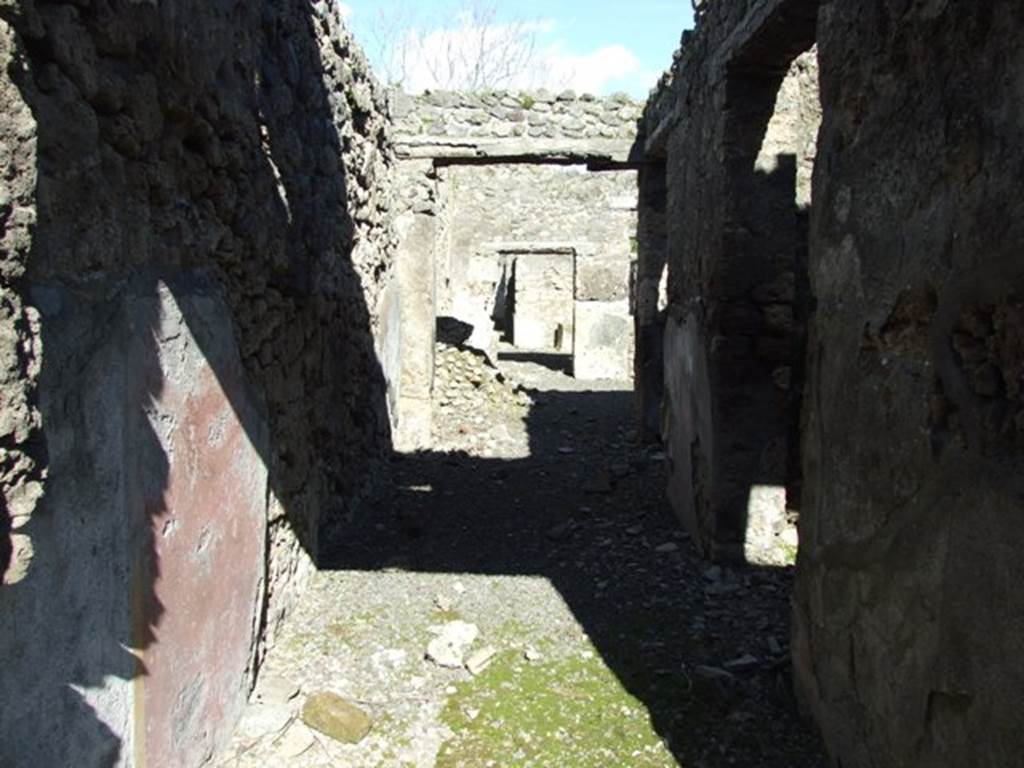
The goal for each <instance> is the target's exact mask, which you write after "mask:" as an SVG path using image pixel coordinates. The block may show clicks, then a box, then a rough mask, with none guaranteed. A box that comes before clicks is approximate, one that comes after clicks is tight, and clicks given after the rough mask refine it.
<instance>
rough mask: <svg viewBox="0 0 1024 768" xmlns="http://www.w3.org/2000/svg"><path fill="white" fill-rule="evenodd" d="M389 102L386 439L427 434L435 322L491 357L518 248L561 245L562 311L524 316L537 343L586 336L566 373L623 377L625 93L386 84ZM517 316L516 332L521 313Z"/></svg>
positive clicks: (631, 248) (628, 153)
mask: <svg viewBox="0 0 1024 768" xmlns="http://www.w3.org/2000/svg"><path fill="white" fill-rule="evenodd" d="M391 109H392V114H393V115H394V117H395V120H396V129H395V149H396V154H397V156H398V158H399V170H398V172H399V176H400V179H401V181H400V184H399V186H400V188H401V190H402V199H401V202H400V213H399V216H398V221H399V222H400V225H399V230H400V245H399V249H398V270H397V271H398V274H399V276H400V279H399V283H400V286H401V287H400V292H401V294H402V296H403V305H402V306H403V317H404V322H403V334H404V336H403V342H402V349H403V354H402V360H403V373H402V376H401V393H400V396H399V398H398V406H397V413H398V424H397V427H396V442H397V444H398V445H399V446H400V447H401V448H403V449H415V448H424V447H426V446H427V445H428V443H429V440H430V427H429V423H430V422H429V402H430V396H431V392H432V389H433V366H434V340H435V328H434V319H435V318H436V317H439V316H440V317H454V318H456V319H458V320H460V321H461V322H463V323H466V324H468V325H469V326H470V327H471V329H472V331H471V336H470V338H469V340H468V343H469V344H470V345H471V346H474V347H476V348H478V349H481V350H484V351H486V352H488V353H489V354H491V355H494V354H495V353H496V346H497V341H498V334H497V333H496V332H495V326H496V325H497V326H498V328H499V330H501V329H504V330H507V331H508V332H509V333H510V334H511V327H512V324H513V323H512V317H511V307H512V306H513V304H514V287H515V280H514V274H515V265H516V262H517V259H519V258H520V257H523V259H524V261H523V266H524V267H526V260H529V259H532V258H533V255H538V256H543V255H544V254H548V255H550V256H551V257H552V258H553V259H556V260H557V259H562V258H563V257H564V255H565V254H569V256H570V259H571V262H572V265H573V266H572V272H573V274H572V276H571V280H570V284H571V289H570V294H571V295H570V297H569V302H570V305H571V307H572V308H571V309H570V310H568V311H563V312H562V314H563V315H567V317H560V318H553V317H544V318H540V319H539V321H538V322H536V323H532V325H533V327H534V328H535V330H536V331H537V334H540V335H541V336H543V337H545V338H547V337H551V338H552V339H557V340H558V343H557V344H556V343H555V342H554V341H552V342H551V344H550V345H545V347H550V350H551V351H555V352H562V353H568V352H573V353H575V352H577V351H578V350H577V346H578V345H576V343H575V342H576V340H577V339H585V340H586V341H585V342H584V343H583V344H582V345H581V346H580V347H579V348H580V349H582V350H583V354H578V355H577V363H578V365H577V373H578V374H580V375H582V376H584V377H586V378H609V377H610V378H621V379H625V378H628V377H629V375H630V373H631V359H632V335H633V334H632V328H631V325H632V324H631V322H630V317H629V316H630V312H631V311H632V307H631V301H630V279H631V272H630V265H631V261H632V260H633V258H634V257H635V250H636V239H635V237H636V217H637V213H636V208H637V180H636V175H637V174H636V169H635V165H634V164H633V163H631V157H632V154H633V149H634V145H635V142H636V134H637V119H638V117H639V116H640V113H641V107H640V105H639V104H637V103H635V102H633V101H631V100H630V99H629V98H628V97H626V96H624V95H617V96H613V97H611V98H607V99H599V98H597V97H594V96H591V95H588V94H584V95H582V96H577V95H576V94H574V93H572V92H565V93H562V94H558V95H555V94H551V93H547V92H545V91H539V92H529V93H511V92H508V91H489V92H482V93H452V92H435V93H427V94H424V95H421V96H409V95H408V94H404V93H402V92H399V91H392V93H391ZM588 169H589V170H588ZM594 170H600V171H601V172H600V173H592V172H590V171H594ZM549 267H551V268H553V267H552V265H551V264H548V265H546V266H543V265H542V268H541V269H540V272H538V274H542V273H544V272H550V271H551V270H550V269H549ZM559 270H561V268H559V269H556V270H555V271H556V272H557V271H559ZM561 271H564V270H561ZM551 274H554V272H551ZM556 282H557V281H556ZM547 283H548V284H546V285H541V286H539V288H540V293H537V294H536V295H535V296H536V298H537V301H535V302H534V305H535V306H537V307H542V306H546V305H547V304H548V302H547V298H546V297H548V296H549V295H550V296H551V297H555V298H557V297H558V296H559V295H560V292H561V288H560V287H559V286H555V285H554V284H552V283H551V282H550V281H547ZM528 301H529V300H528ZM556 303H560V302H556ZM506 313H508V314H509V316H508V317H506ZM579 317H582V318H583V320H584V322H583V323H582V324H580V323H577V322H576V318H579ZM521 319H523V318H521ZM523 320H524V322H523V323H521V326H520V327H521V329H522V328H524V327H525V325H526V324H528V323H530V322H532V321H527V320H525V319H523ZM513 335H514V334H513ZM521 335H522V334H521ZM526 335H529V334H526ZM534 336H535V337H536V338H540V336H537V335H536V334H534ZM523 338H525V336H523ZM530 346H536V344H530ZM556 347H557V349H556Z"/></svg>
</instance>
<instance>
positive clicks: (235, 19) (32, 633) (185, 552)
mask: <svg viewBox="0 0 1024 768" xmlns="http://www.w3.org/2000/svg"><path fill="white" fill-rule="evenodd" d="M0 59H2V61H3V68H4V71H3V76H2V77H0V99H2V109H0V156H2V159H3V168H4V175H3V182H2V184H0V221H2V224H3V234H2V237H3V239H2V243H3V251H2V254H0V287H2V294H0V491H2V494H0V503H2V507H0V544H2V547H0V565H2V566H3V570H4V586H3V587H2V589H0V616H2V623H3V625H4V627H5V631H4V633H3V635H2V638H0V658H2V659H3V660H4V661H3V674H2V675H0V700H2V701H3V702H4V704H3V709H2V714H0V762H2V763H3V764H4V765H11V766H23V765H72V764H73V765H82V766H93V765H96V766H100V765H102V766H110V765H142V764H151V765H171V764H173V765H185V766H188V765H198V764H200V763H201V762H202V761H203V760H205V759H206V758H208V757H209V756H210V755H211V754H212V753H213V752H214V751H215V750H216V748H217V747H218V746H219V744H220V743H222V742H223V741H224V739H225V738H226V736H227V735H228V733H229V732H230V729H231V728H232V726H233V724H234V718H235V716H236V715H237V713H238V711H239V708H240V706H241V705H242V704H243V702H244V701H245V698H246V695H247V691H248V683H249V681H250V679H251V675H252V673H253V671H254V668H255V665H256V663H257V659H258V647H257V646H258V642H259V640H260V637H261V636H262V637H268V636H270V635H272V633H273V628H274V626H275V625H276V623H277V622H278V621H279V620H280V617H281V615H282V613H283V612H284V611H285V610H286V608H287V605H288V602H289V600H290V596H291V594H292V593H293V592H294V590H295V589H296V588H297V587H298V586H300V585H301V582H302V574H303V572H304V570H305V569H306V568H307V566H306V565H304V563H307V562H308V559H309V556H310V555H312V556H315V555H316V551H317V546H318V537H319V533H320V531H321V530H322V529H323V528H324V527H325V526H331V525H334V524H337V523H339V522H341V520H342V518H343V516H344V514H345V513H351V512H353V511H354V508H355V506H356V505H357V504H358V502H359V499H360V498H361V496H362V494H363V492H364V490H365V486H366V484H367V483H368V482H370V481H371V480H372V477H373V474H374V466H375V460H376V458H377V457H379V456H380V455H381V454H382V452H383V451H385V450H386V449H387V448H388V439H389V432H390V426H389V420H388V415H387V404H386V395H387V380H386V378H387V375H388V374H391V375H393V374H394V373H395V368H396V367H397V363H395V360H396V353H395V346H396V345H397V343H398V338H399V328H398V327H397V326H398V323H399V318H398V313H397V304H396V302H397V293H396V292H395V290H394V287H393V285H392V281H391V269H390V260H391V250H392V245H393V243H392V236H391V234H390V227H389V215H390V214H389V209H390V205H391V203H390V191H389V189H390V187H389V179H390V173H391V168H392V159H391V154H390V145H389V132H388V125H387V121H386V118H385V114H384V112H385V105H384V94H383V92H382V91H381V90H379V89H378V87H377V86H376V85H375V84H374V82H373V81H372V79H371V77H370V76H369V74H368V73H367V68H366V64H365V61H364V60H363V58H362V55H361V54H360V53H358V52H357V51H356V50H355V49H354V48H353V44H352V41H351V39H350V37H349V36H348V33H347V32H346V31H345V30H344V29H343V28H342V26H341V23H340V20H339V18H338V17H337V15H336V12H335V11H334V10H332V9H331V7H330V6H329V5H328V4H327V3H312V4H309V3H305V2H301V3H300V2H290V1H285V0H282V1H281V2H271V1H270V0H266V1H264V2H256V3H237V4H236V3H226V4H225V3H216V4H210V3H205V2H189V1H188V0H183V1H182V2H177V3H159V4H157V3H139V2H133V1H130V0H97V1H96V2H91V3H62V2H58V3H45V4H44V3H38V4H36V3H34V2H31V0H24V1H23V2H17V3H4V4H3V5H2V6H0ZM381 360H383V361H385V362H384V365H386V366H388V370H387V371H385V370H383V369H382V365H381V362H380V361H381ZM11 529H13V534H12V535H10V536H9V535H8V531H9V530H11ZM200 595H201V596H202V598H203V599H202V600H197V596H200Z"/></svg>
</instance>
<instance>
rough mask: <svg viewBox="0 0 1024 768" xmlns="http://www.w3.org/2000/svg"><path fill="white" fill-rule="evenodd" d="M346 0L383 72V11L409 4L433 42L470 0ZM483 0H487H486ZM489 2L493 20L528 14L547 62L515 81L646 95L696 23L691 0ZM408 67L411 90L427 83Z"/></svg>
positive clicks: (408, 12)
mask: <svg viewBox="0 0 1024 768" xmlns="http://www.w3.org/2000/svg"><path fill="white" fill-rule="evenodd" d="M341 1H342V5H343V6H345V7H346V8H347V12H348V19H349V25H350V26H351V27H352V28H353V29H354V30H355V33H356V36H357V39H358V40H359V42H360V43H362V44H363V47H364V48H365V49H366V51H367V53H368V54H369V56H370V59H371V61H372V62H373V63H374V66H375V68H376V69H377V70H378V73H381V72H383V71H385V70H386V69H387V67H386V65H385V64H384V62H383V61H381V58H382V56H383V54H382V53H381V52H380V49H379V47H377V46H375V45H374V42H373V40H374V38H373V31H374V30H375V29H379V28H380V19H381V14H384V15H385V16H387V15H388V14H390V18H397V16H396V15H395V14H396V12H395V8H396V7H400V8H404V15H403V18H415V19H417V20H418V21H417V22H416V23H417V27H418V28H419V29H420V30H421V31H420V36H421V37H420V38H419V39H420V40H422V41H423V42H422V43H419V44H420V45H423V46H429V45H431V42H430V41H431V40H432V39H433V38H432V37H431V34H432V33H433V32H434V30H435V29H439V28H441V27H443V26H444V25H445V24H446V23H447V24H449V25H453V24H454V17H455V11H456V10H457V9H458V8H460V7H464V6H465V4H466V0H390V2H388V1H387V0H385V1H384V2H381V0H341ZM482 1H483V2H484V4H485V5H486V4H488V0H482ZM489 4H490V5H491V6H493V7H494V9H495V11H496V14H497V15H496V17H495V19H494V22H493V23H494V24H495V25H501V24H505V23H507V22H510V21H515V20H518V21H521V22H528V23H529V24H530V26H531V29H532V30H533V33H534V34H535V35H536V48H537V51H538V54H537V57H535V58H539V59H540V61H541V65H540V66H538V67H537V68H536V73H535V74H534V75H531V82H529V83H525V82H515V83H511V84H510V87H516V86H536V85H546V86H548V87H552V88H558V89H560V88H562V87H572V88H575V89H576V90H578V91H593V92H596V93H602V94H607V93H612V92H614V91H627V92H628V93H631V94H632V95H634V96H637V97H646V95H647V92H648V90H649V89H650V88H651V87H653V86H654V84H655V82H656V81H657V78H658V76H659V75H660V73H661V72H662V71H663V70H664V69H666V68H667V67H668V66H669V65H670V64H671V62H672V53H673V51H675V49H676V48H677V47H678V46H679V36H680V34H681V33H682V31H683V30H684V29H688V28H690V27H692V25H693V20H692V11H691V6H690V2H689V0H615V1H613V0H515V2H512V1H511V0H489ZM375 25H376V26H375ZM423 58H424V55H423V54H420V55H417V56H413V57H411V59H412V60H416V61H420V60H422V59H423ZM408 66H410V65H407V67H408ZM403 71H404V72H406V74H404V75H403V77H404V78H405V80H406V82H407V83H411V84H412V85H411V87H410V88H409V89H410V90H420V89H422V88H424V87H429V83H428V82H427V80H425V79H424V78H425V77H426V75H425V74H424V73H422V72H407V71H406V70H403ZM538 78H539V79H540V80H541V82H537V80H538ZM396 79H397V78H396ZM545 80H546V82H544V81H545Z"/></svg>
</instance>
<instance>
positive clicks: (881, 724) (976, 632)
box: [795, 0, 1024, 768]
mask: <svg viewBox="0 0 1024 768" xmlns="http://www.w3.org/2000/svg"><path fill="white" fill-rule="evenodd" d="M857 5H858V6H859V7H857V8H853V7H850V6H849V4H844V3H828V4H824V5H823V6H822V18H821V25H820V32H819V45H820V50H821V75H822V102H823V107H824V124H823V129H822V133H821V141H820V150H819V152H820V154H819V163H818V168H817V171H816V176H815V181H814V184H815V216H814V217H813V218H814V222H813V228H812V239H811V247H812V256H811V287H812V289H813V292H814V295H815V297H816V299H817V311H816V313H815V315H814V322H813V334H812V343H811V348H810V357H809V361H808V370H809V371H810V376H809V378H808V384H807V389H808V397H807V400H806V404H805V417H806V420H807V426H806V429H805V432H804V453H805V459H804V467H805V473H806V476H805V484H806V493H805V495H804V509H803V517H802V519H801V551H800V564H799V568H798V585H797V593H796V606H797V611H796V617H797V622H796V625H797V626H796V631H797V635H796V638H797V640H798V642H797V643H796V646H795V651H796V655H795V662H796V665H797V673H798V675H797V679H798V683H799V690H800V691H801V694H802V696H803V699H804V701H805V702H806V703H807V704H808V705H809V709H810V710H811V711H812V712H813V713H814V714H815V716H816V718H817V719H818V721H819V722H820V723H821V725H822V728H823V731H824V733H825V736H826V739H827V740H828V743H829V746H830V749H831V750H832V752H833V754H835V755H836V756H837V757H840V758H841V759H842V764H843V766H853V767H854V768H857V767H859V766H876V765H913V766H950V767H952V766H956V767H957V768H960V766H997V765H1013V764H1015V763H1018V762H1020V759H1021V757H1020V756H1021V754H1022V752H1024V735H1022V734H1024V729H1022V727H1021V725H1022V722H1021V721H1022V718H1024V710H1022V708H1021V706H1020V692H1021V691H1022V690H1024V653H1022V652H1024V598H1022V596H1021V591H1020V589H1019V585H1020V583H1021V581H1022V579H1024V565H1022V559H1021V552H1024V527H1022V526H1021V514H1022V509H1024V507H1022V499H1024V492H1022V491H1024V488H1022V482H1024V480H1022V478H1024V475H1022V473H1021V463H1022V457H1024V452H1022V446H1024V443H1022V440H1021V436H1022V434H1024V433H1022V424H1024V415H1022V414H1024V409H1022V406H1024V402H1022V400H1021V384H1022V374H1024V367H1022V362H1024V356H1022V351H1024V346H1022V344H1021V339H1022V338H1024V335H1022V334H1024V303H1022V301H1024V263H1022V261H1021V258H1020V253H1021V246H1022V244H1024V218H1022V216H1021V207H1022V203H1021V198H1020V194H1019V190H1020V178H1021V176H1020V174H1021V169H1022V168H1024V147H1022V145H1021V142H1020V135H1021V129H1022V126H1024V57H1022V56H1021V50H1022V49H1021V44H1022V41H1024V7H1022V6H1021V4H1020V3H1017V2H1011V1H1009V0H994V1H993V2H986V3H931V4H907V3H903V4H884V3H870V4H857Z"/></svg>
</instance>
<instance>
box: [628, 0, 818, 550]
mask: <svg viewBox="0 0 1024 768" xmlns="http://www.w3.org/2000/svg"><path fill="white" fill-rule="evenodd" d="M815 5H816V4H815V3H807V2H800V1H799V0H791V1H789V2H784V1H780V0H773V2H770V3H742V2H740V3H725V2H721V3H715V4H713V5H711V6H710V8H709V9H708V11H707V12H706V14H705V15H704V16H703V17H702V20H701V24H700V26H699V27H698V29H697V31H696V33H695V34H692V35H684V48H683V49H682V51H681V53H680V54H679V56H678V57H677V61H676V64H675V66H674V68H673V74H672V75H671V77H670V78H668V79H666V81H663V83H662V88H661V90H660V91H659V92H658V93H657V94H656V95H655V96H654V97H653V98H652V101H651V102H650V103H649V104H648V107H647V112H646V115H645V131H644V141H645V148H646V151H647V152H648V155H649V156H652V157H664V158H665V169H666V170H665V173H666V181H667V204H666V211H667V214H666V219H667V225H666V234H667V238H668V263H669V280H668V302H669V303H668V309H667V315H668V316H667V319H666V321H665V331H664V334H665V338H664V366H665V395H664V396H665V408H664V414H665V418H664V421H663V435H664V438H665V440H666V444H667V447H668V453H669V457H670V459H671V464H672V475H671V483H670V488H669V496H670V498H671V500H672V503H673V507H674V508H675V509H676V511H677V513H678V514H679V515H680V517H681V518H682V520H683V521H684V522H685V524H686V525H687V526H688V528H689V529H690V530H691V531H692V532H693V534H694V537H695V540H696V541H697V542H698V543H699V545H700V546H701V548H702V549H703V551H704V552H706V553H707V554H708V555H709V556H711V557H715V558H735V559H746V560H749V561H761V562H764V561H768V562H779V561H785V560H786V559H788V558H791V556H792V551H793V549H794V546H795V541H794V540H793V539H792V536H793V531H792V528H791V525H790V513H789V512H788V511H787V509H788V508H789V507H792V506H796V505H797V502H795V499H797V498H798V476H799V468H798V460H797V456H796V451H795V446H796V444H797V442H798V441H797V439H796V437H797V429H798V422H799V406H800V390H799V376H798V375H794V371H795V370H796V371H797V373H799V372H800V365H801V361H802V356H803V355H802V352H803V344H804V327H805V324H806V306H807V299H806V291H805V290H804V289H803V286H804V285H805V284H806V277H805V275H806V268H805V266H804V265H805V261H806V217H807V207H808V205H809V198H810V192H809V183H808V182H809V176H810V168H811V167H812V164H813V158H814V153H815V148H814V140H815V136H816V134H817V127H818V122H819V120H820V112H819V111H818V109H817V107H816V102H817V74H816V69H817V67H816V60H815V57H814V55H813V53H809V54H804V55H803V56H800V55H799V54H801V52H802V51H806V50H807V49H808V48H810V47H811V46H812V45H813V43H814V37H813V31H814V13H815ZM780 30H782V31H783V32H784V33H788V34H790V35H792V36H793V39H791V40H789V41H788V43H787V44H785V45H782V46H781V47H780V48H773V47H772V46H771V44H770V43H771V42H773V38H774V36H776V35H777V34H779V31H780ZM645 277H646V278H647V279H650V278H651V277H652V276H651V275H646V276H645ZM787 490H788V491H789V492H788V493H787Z"/></svg>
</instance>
